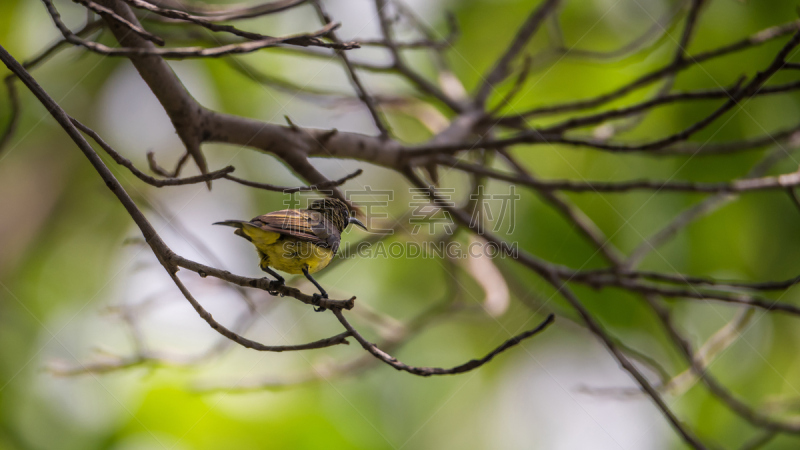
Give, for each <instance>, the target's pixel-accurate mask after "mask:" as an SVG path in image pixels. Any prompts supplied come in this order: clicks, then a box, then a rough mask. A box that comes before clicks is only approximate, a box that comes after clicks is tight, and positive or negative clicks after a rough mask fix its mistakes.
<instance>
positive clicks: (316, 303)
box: [311, 293, 328, 312]
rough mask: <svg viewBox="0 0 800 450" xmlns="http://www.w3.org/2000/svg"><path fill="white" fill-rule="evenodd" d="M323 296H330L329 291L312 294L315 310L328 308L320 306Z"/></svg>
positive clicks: (319, 310) (320, 310)
mask: <svg viewBox="0 0 800 450" xmlns="http://www.w3.org/2000/svg"><path fill="white" fill-rule="evenodd" d="M323 298H325V299H327V298H328V294H327V293H326V294H313V295H312V296H311V304H312V305H314V311H316V312H322V311H325V310H326V308H324V307H322V306H319V301H320V300H322V299H323Z"/></svg>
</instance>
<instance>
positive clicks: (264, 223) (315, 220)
mask: <svg viewBox="0 0 800 450" xmlns="http://www.w3.org/2000/svg"><path fill="white" fill-rule="evenodd" d="M250 224H251V225H254V226H256V227H258V228H260V229H262V230H264V231H273V232H276V233H280V234H284V235H288V236H292V237H295V238H297V239H300V240H304V241H309V242H311V243H313V244H316V245H319V246H321V247H327V248H331V249H332V250H334V252H335V251H336V248H335V247H338V246H339V245H338V244H339V239H338V238H337V237H336V233H335V231H336V230H335V227H333V225H332V224H330V223H329V221H327V220H324V219H323V217H322V215H321V214H320V213H318V212H316V211H309V210H304V209H284V210H281V211H275V212H271V213H268V214H264V215H263V216H258V217H256V218H254V219H253V220H251V221H250Z"/></svg>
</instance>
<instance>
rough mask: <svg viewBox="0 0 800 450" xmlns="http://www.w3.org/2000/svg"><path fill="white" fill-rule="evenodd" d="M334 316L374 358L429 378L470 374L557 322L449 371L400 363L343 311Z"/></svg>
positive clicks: (546, 322) (547, 320)
mask: <svg viewBox="0 0 800 450" xmlns="http://www.w3.org/2000/svg"><path fill="white" fill-rule="evenodd" d="M333 314H334V315H336V318H337V319H339V322H341V323H342V325H343V326H344V327H345V329H346V330H347V331H349V332H350V334H351V335H352V336H353V338H355V340H357V341H358V343H359V344H361V346H362V347H363V348H364V350H366V351H368V352H369V353H371V354H372V355H373V356H374V357H376V358H378V359H379V360H381V361H383V362H385V363H386V364H388V365H390V366H392V367H394V368H395V369H397V370H402V371H404V372H408V373H410V374H413V375H419V376H421V377H429V376H431V375H455V374H459V373H464V372H469V371H470V370H473V369H477V368H478V367H480V366H482V365H484V364H486V363H487V362H489V361H491V360H492V359H493V358H494V357H495V356H497V355H498V354H500V353H502V352H504V351H505V350H507V349H509V348H511V347H514V346H515V345H517V344H519V343H520V342H522V341H523V340H524V339H527V338H529V337H531V336H534V335H536V334H538V333H539V332H540V331H542V330H544V329H545V328H547V327H548V326H549V325H550V324H551V323H553V320H555V316H554V315H552V314H550V315H549V316H547V318H546V319H545V320H544V322H542V323H540V324H539V325H538V326H537V327H536V328H534V329H532V330H529V331H526V332H524V333H520V334H518V335H516V336H514V337H512V338H511V339H509V340H507V341H505V342H504V343H503V344H501V345H500V346H499V347H497V348H495V349H494V350H492V351H491V352H489V353H488V354H487V355H486V356H484V357H483V358H481V359H473V360H470V361H468V362H466V363H464V364H461V365H459V366H455V367H451V368H449V369H443V368H440V367H415V366H409V365H407V364H405V363H403V362H401V361H398V360H397V358H395V357H393V356H391V355H389V354H388V353H386V352H384V351H383V350H381V349H379V348H378V347H377V346H376V345H375V344H373V343H371V342H369V341H367V340H366V339H365V338H364V337H363V336H361V334H359V333H358V331H356V330H355V328H353V326H352V325H350V323H349V322H348V321H347V319H345V318H344V315H343V314H342V311H341V310H339V309H334V310H333Z"/></svg>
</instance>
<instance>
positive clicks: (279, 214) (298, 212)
mask: <svg viewBox="0 0 800 450" xmlns="http://www.w3.org/2000/svg"><path fill="white" fill-rule="evenodd" d="M351 223H354V224H356V225H358V226H360V227H361V228H363V229H365V230H366V229H367V227H366V226H364V224H363V223H361V221H359V220H358V219H356V218H355V217H351V216H350V211H349V209H348V208H347V204H345V203H344V202H343V201H341V200H338V199H335V198H323V199H319V200H315V201H313V202H312V203H311V205H310V206H309V207H308V209H284V210H281V211H275V212H271V213H268V214H264V215H263V216H258V217H255V218H253V219H252V220H250V221H245V220H226V221H224V222H217V223H215V224H214V225H227V226H229V227H235V228H237V230H236V231H234V234H237V235H239V236H241V237H243V238H245V239H247V240H248V241H250V242H251V243H252V244H253V245H254V246H255V247H256V251H258V256H259V257H260V258H261V262H260V263H259V267H261V270H263V271H264V272H266V273H268V274H270V275H272V276H273V277H275V279H276V280H277V281H278V282H279V283H283V282H284V279H283V277H282V276H280V275H278V274H277V273H276V272H275V271H274V270H272V269H270V267H272V268H275V269H278V270H280V271H282V272H286V273H291V274H299V273H302V274H303V275H305V276H306V278H308V280H309V281H311V282H312V283H314V286H316V287H317V289H319V292H320V293H319V294H314V296H317V295H321V296H322V298H328V293H327V292H325V289H323V288H322V286H320V285H319V283H317V281H316V280H315V279H314V278H313V277H312V276H311V274H312V273H315V272H318V271H320V270H322V269H324V268H325V267H326V266H327V265H328V264H329V263H330V262H331V260H332V259H333V257H334V256H336V251H337V250H338V249H339V242H340V241H341V239H342V232H343V231H344V230H345V228H347V226H348V225H350V224H351Z"/></svg>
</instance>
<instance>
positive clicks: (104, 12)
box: [64, 0, 165, 46]
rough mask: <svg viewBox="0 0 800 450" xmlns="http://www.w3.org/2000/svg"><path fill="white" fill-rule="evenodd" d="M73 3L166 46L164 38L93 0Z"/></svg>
mask: <svg viewBox="0 0 800 450" xmlns="http://www.w3.org/2000/svg"><path fill="white" fill-rule="evenodd" d="M73 1H74V2H75V3H78V4H81V5H83V6H85V7H86V8H88V9H89V10H91V11H94V12H96V13H97V14H100V15H101V16H103V17H107V18H110V19H112V20H115V21H116V22H118V23H119V24H120V25H122V26H124V27H127V28H128V29H130V30H131V31H133V32H134V33H136V34H138V35H139V36H141V37H143V38H144V39H147V40H148V41H150V42H152V43H154V44H156V45H162V46H163V45H164V44H165V42H164V39H162V38H160V37H158V36H156V35H155V34H153V33H151V32H149V31H147V30H145V29H144V28H142V27H140V26H139V25H136V24H134V23H132V22H130V21H129V20H127V19H125V18H124V17H122V16H120V15H119V14H117V13H115V12H114V11H112V10H110V9H108V8H106V7H105V6H102V5H98V4H97V3H95V2H93V1H91V0H73ZM64 38H68V37H67V35H64Z"/></svg>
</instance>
